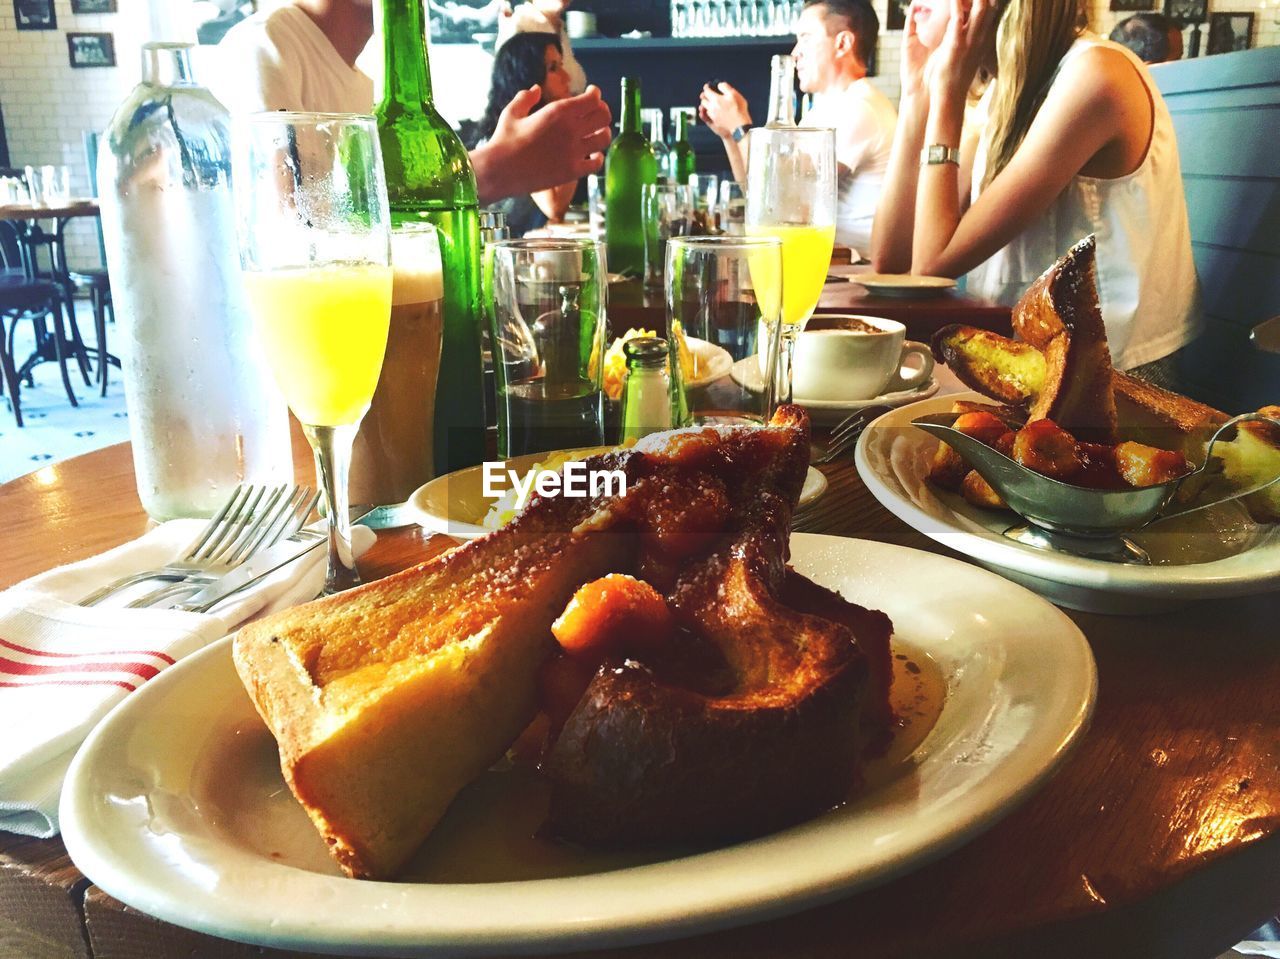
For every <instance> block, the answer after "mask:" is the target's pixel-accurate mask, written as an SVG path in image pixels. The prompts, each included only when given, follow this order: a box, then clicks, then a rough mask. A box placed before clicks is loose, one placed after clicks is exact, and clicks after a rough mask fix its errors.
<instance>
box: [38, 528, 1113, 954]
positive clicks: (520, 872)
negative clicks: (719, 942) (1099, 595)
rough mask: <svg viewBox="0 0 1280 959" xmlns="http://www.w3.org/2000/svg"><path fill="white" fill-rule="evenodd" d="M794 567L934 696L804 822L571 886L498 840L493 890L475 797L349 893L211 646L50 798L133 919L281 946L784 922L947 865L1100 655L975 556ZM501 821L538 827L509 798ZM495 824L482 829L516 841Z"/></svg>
mask: <svg viewBox="0 0 1280 959" xmlns="http://www.w3.org/2000/svg"><path fill="white" fill-rule="evenodd" d="M792 562H793V563H794V564H795V566H796V568H798V569H799V570H800V571H802V572H803V573H805V574H807V575H809V576H811V577H812V578H814V579H815V580H816V581H818V582H819V583H821V584H823V585H824V586H827V587H829V588H831V589H837V590H839V591H840V592H841V593H843V594H844V595H845V596H846V597H847V598H848V599H850V600H852V601H854V602H859V603H862V604H864V605H868V606H874V607H876V608H879V609H883V610H884V611H885V612H887V613H888V614H889V615H890V616H891V617H892V618H893V621H894V626H895V647H896V648H897V649H898V651H899V652H902V653H904V654H906V655H910V656H911V657H912V658H913V659H916V658H917V657H919V658H920V661H921V662H925V663H926V664H927V668H928V669H929V670H931V671H935V672H936V674H937V675H939V676H940V680H941V682H942V684H943V685H944V688H945V701H944V705H943V707H942V711H941V713H940V715H939V716H938V719H937V722H936V723H935V725H934V727H933V729H932V730H931V731H930V732H929V734H928V736H927V737H926V738H925V740H924V741H923V742H922V743H921V744H920V745H919V746H918V747H916V749H915V751H914V752H913V753H911V754H910V755H909V756H908V757H907V758H906V759H904V760H903V761H902V762H901V763H900V764H899V766H897V767H895V770H894V773H895V774H894V775H893V776H892V777H891V778H889V779H888V780H887V781H886V782H884V783H883V784H882V785H881V786H879V788H877V789H874V790H872V791H869V792H867V793H864V794H862V795H859V796H856V797H855V798H854V799H852V800H851V801H850V802H849V803H847V804H846V805H844V806H841V807H839V808H837V809H833V810H831V811H830V812H828V813H825V814H823V815H821V816H819V817H817V818H816V819H813V820H811V821H809V822H806V823H803V824H801V825H799V826H795V827H793V828H791V829H787V830H783V831H782V832H778V833H775V834H773V835H770V836H764V837H762V838H760V839H756V840H753V841H750V842H743V843H739V844H736V845H732V846H727V847H724V848H721V849H715V850H712V851H709V852H702V853H698V854H692V855H682V856H679V855H678V856H667V857H660V858H659V859H658V861H650V862H648V863H646V864H642V865H635V864H630V865H628V864H626V863H617V862H615V863H610V862H609V861H608V860H607V859H601V858H599V857H596V858H595V859H593V860H588V861H587V862H585V863H582V862H580V863H577V864H576V869H571V870H570V871H577V872H579V873H584V872H585V873H586V874H579V875H564V871H565V870H564V869H561V870H560V875H559V876H558V877H556V876H555V874H554V872H552V874H551V875H549V874H548V872H549V870H548V866H547V860H546V857H545V856H544V857H542V858H535V859H534V860H533V861H526V860H525V859H522V858H521V857H520V850H521V849H523V848H525V846H527V841H526V842H525V843H524V844H523V845H522V844H521V843H519V842H515V843H508V844H500V843H492V844H491V849H490V850H489V852H490V853H491V854H492V856H494V857H497V861H496V864H495V865H493V866H492V867H491V868H492V869H497V870H498V872H497V873H496V875H493V874H491V875H490V876H489V877H488V878H486V879H476V878H457V877H475V876H476V875H477V864H476V863H475V862H472V861H471V860H470V859H469V858H468V856H467V855H466V854H464V853H460V852H459V850H458V848H456V847H454V846H452V845H451V839H452V838H453V835H454V831H455V830H457V829H462V828H463V827H465V825H466V823H465V817H466V815H467V814H468V811H469V810H471V809H473V808H481V807H483V808H488V809H489V810H490V814H491V815H492V810H493V805H492V803H490V804H488V805H487V806H486V804H485V802H484V801H483V796H480V797H478V796H477V795H476V793H474V792H468V793H467V794H465V795H464V796H463V797H462V798H461V800H460V801H459V802H458V803H455V808H454V809H453V810H451V811H450V814H449V818H448V819H446V821H445V823H442V824H441V826H440V827H439V828H438V829H437V830H436V833H435V834H433V836H432V838H431V840H430V841H429V843H428V848H427V849H426V850H424V855H425V856H426V861H425V862H424V861H423V857H422V856H420V857H419V859H418V860H417V861H416V862H415V873H414V875H413V876H411V877H410V878H409V879H408V880H407V881H404V882H398V883H390V882H361V881H357V880H352V879H347V878H344V877H343V876H341V875H340V874H338V872H337V869H336V867H335V866H334V865H333V863H332V862H331V860H330V859H329V857H328V856H327V855H326V853H325V851H324V844H323V842H322V840H321V839H320V838H319V836H318V835H317V834H316V833H315V831H314V830H313V829H312V828H311V825H310V823H309V822H308V820H307V818H306V815H305V814H304V813H303V811H302V809H301V807H299V806H298V805H297V803H295V802H294V800H293V797H292V796H291V795H290V793H289V791H288V789H287V788H286V787H285V785H284V783H283V781H282V779H281V775H280V768H279V764H278V760H277V756H276V750H275V743H274V742H273V740H272V739H271V736H270V734H269V733H268V732H267V731H266V729H265V728H264V727H263V725H262V721H261V720H260V719H259V718H258V716H257V714H256V713H255V711H254V709H253V705H252V704H251V702H250V701H249V697H248V696H247V695H246V694H245V692H244V690H243V688H242V687H241V685H240V681H239V678H238V677H237V676H236V673H235V669H234V667H233V666H232V663H231V656H230V640H223V641H221V642H219V643H216V644H214V645H213V646H211V647H209V648H207V649H205V650H203V651H202V652H200V653H197V654H195V655H192V656H190V657H188V658H187V659H185V660H183V661H182V662H180V663H179V664H178V665H177V666H174V667H172V668H170V669H168V670H166V671H165V672H164V673H162V674H161V675H160V676H159V677H158V678H156V679H154V680H152V681H151V682H149V683H147V684H146V685H145V686H144V687H143V688H142V689H140V690H139V691H138V692H136V693H134V694H132V695H130V696H129V697H128V698H127V699H126V700H125V701H124V702H123V703H122V704H121V705H120V707H119V708H117V709H116V710H115V711H114V712H112V713H111V714H110V715H109V716H108V717H107V718H106V719H105V720H104V721H103V722H102V723H101V724H100V725H99V726H98V727H97V728H96V729H95V730H94V731H93V733H92V734H91V735H90V736H89V738H88V740H87V741H86V742H85V744H84V746H83V747H82V748H81V750H80V752H79V754H78V755H77V756H76V758H75V761H74V762H73V763H72V765H71V769H70V772H69V774H68V777H67V782H66V787H65V788H64V790H63V793H62V805H61V820H62V829H63V838H64V839H65V841H66V845H67V849H68V851H69V852H70V854H71V857H72V859H73V860H74V861H75V863H76V865H77V866H78V867H79V868H80V869H81V870H82V871H83V872H84V873H85V874H86V875H87V876H88V877H89V879H90V880H91V881H92V882H94V883H95V884H97V885H98V886H100V887H101V888H102V889H103V890H104V891H106V892H107V893H108V894H110V895H112V896H114V897H116V898H117V899H120V900H122V901H123V902H125V903H127V904H128V905H130V906H132V907H134V908H136V909H140V910H142V911H143V912H146V913H149V914H151V915H153V916H157V917H159V918H161V919H164V920H166V921H169V922H173V923H176V924H178V925H180V926H185V927H187V928H190V929H196V930H199V931H201V932H205V933H209V934H211V935H215V936H223V937H226V938H230V939H236V940H240V941H244V942H252V943H257V944H260V945H265V946H273V947H276V948H285V949H300V950H304V951H310V952H332V953H340V954H344V955H353V954H354V955H394V956H428V955H440V954H448V955H480V954H485V955H487V954H493V953H496V952H502V953H510V952H538V951H542V952H547V951H559V950H565V949H585V948H588V947H597V948H605V947H615V946H622V945H627V944H634V943H639V942H652V941H657V940H661V939H668V938H675V937H679V936H690V935H694V934H697V933H700V932H706V931H710V930H714V929H718V928H724V927H728V926H732V925H738V924H742V923H748V922H755V921H759V920H762V919H767V918H770V917H773V916H779V915H784V914H787V913H791V912H795V911H797V910H800V909H803V908H805V907H808V906H813V905H816V904H818V903H821V902H825V901H829V900H832V899H835V898H838V897H840V896H843V895H847V894H848V893H850V892H852V891H853V890H856V889H859V888H862V887H865V886H868V885H871V884H874V883H879V882H883V881H885V880H886V879H888V878H890V877H891V876H893V875H895V874H898V873H901V872H903V871H905V870H907V869H909V868H911V867H913V866H916V865H918V864H920V863H921V862H923V861H925V860H927V859H932V858H936V857H938V856H940V855H942V854H943V853H945V852H946V851H948V850H949V849H951V848H953V847H954V846H956V845H957V844H959V843H960V842H962V841H964V840H965V839H966V838H968V837H970V836H972V835H973V834H975V833H977V832H979V831H981V830H982V829H984V828H986V827H987V826H989V825H990V824H991V823H992V822H994V821H995V820H996V819H998V818H999V817H1000V816H1002V815H1003V814H1004V813H1006V812H1007V811H1009V810H1010V809H1011V808H1012V807H1013V806H1014V805H1016V804H1017V803H1018V802H1019V800H1020V799H1022V798H1023V797H1025V796H1026V795H1027V793H1028V792H1030V791H1031V790H1032V789H1033V788H1035V787H1036V786H1037V785H1038V784H1039V783H1040V782H1042V781H1043V780H1044V779H1045V777H1046V776H1048V775H1049V773H1050V772H1051V771H1052V770H1053V769H1054V768H1055V767H1056V766H1057V765H1058V763H1059V762H1060V761H1061V760H1062V759H1063V757H1064V756H1065V755H1066V753H1067V751H1068V749H1069V748H1070V747H1071V745H1072V744H1073V743H1074V742H1075V741H1076V740H1077V739H1078V737H1079V736H1080V734H1081V732H1082V731H1083V729H1084V727H1085V724H1086V723H1087V721H1088V717H1089V713H1090V710H1091V708H1092V704H1093V700H1094V695H1095V687H1096V675H1095V669H1094V664H1093V658H1092V656H1091V654H1090V651H1089V647H1088V644H1087V643H1086V642H1085V640H1084V637H1083V636H1082V635H1081V633H1080V631H1079V630H1078V629H1077V628H1076V626H1075V625H1074V624H1073V623H1072V622H1071V621H1070V620H1069V619H1068V618H1067V617H1066V616H1065V615H1064V614H1063V613H1061V612H1060V611H1059V610H1057V609H1054V608H1053V607H1052V606H1050V605H1049V604H1048V603H1046V602H1044V600H1042V599H1040V598H1038V597H1036V596H1034V595H1033V594H1031V593H1029V592H1028V591H1026V590H1024V589H1022V588H1020V587H1018V586H1015V585H1013V584H1012V583H1009V582H1007V581H1005V580H1003V579H1001V578H999V577H997V576H993V575H992V574H991V573H988V572H986V571H985V570H982V569H979V568H977V567H975V566H972V565H970V564H968V563H963V562H959V561H957V560H953V559H948V558H946V557H942V556H936V555H933V554H931V553H924V552H920V551H917V550H910V549H905V548H903V547H900V546H891V545H887V544H883V543H872V542H866V541H862V540H852V539H844V538H840V537H832V536H812V535H803V534H797V535H795V536H793V537H792ZM501 775H504V774H492V775H491V776H490V777H488V778H494V777H495V776H501ZM476 788H480V789H482V790H483V789H484V788H485V785H484V783H483V782H482V783H478V784H476V785H475V786H473V787H470V789H472V790H474V789H476ZM517 799H518V797H517ZM527 805H528V804H527V803H525V806H527ZM499 808H500V809H508V810H513V811H517V812H518V811H521V810H523V811H524V814H525V818H527V810H525V808H524V806H520V805H519V804H518V803H515V804H509V805H508V806H507V807H501V806H499ZM535 812H536V810H535ZM513 814H514V813H513ZM455 816H461V817H463V821H462V822H460V821H459V820H458V819H457V818H455ZM488 824H489V827H490V828H489V829H488V830H487V832H486V831H485V830H479V831H480V832H481V834H482V835H486V834H488V835H499V836H503V837H506V838H508V839H509V838H510V837H507V836H506V833H507V832H508V831H509V830H504V829H503V828H502V825H501V823H500V822H495V821H494V820H493V819H490V820H489V821H488ZM480 825H482V826H483V825H484V824H483V823H482V824H480ZM474 826H475V824H473V831H476V830H475V828H474ZM582 855H586V854H582ZM433 863H434V868H431V867H432V865H433ZM503 870H505V872H504V871H503Z"/></svg>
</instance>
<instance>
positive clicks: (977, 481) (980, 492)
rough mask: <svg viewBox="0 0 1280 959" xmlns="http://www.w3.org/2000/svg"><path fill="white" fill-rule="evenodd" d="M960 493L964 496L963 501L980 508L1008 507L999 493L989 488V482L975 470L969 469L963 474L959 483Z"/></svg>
mask: <svg viewBox="0 0 1280 959" xmlns="http://www.w3.org/2000/svg"><path fill="white" fill-rule="evenodd" d="M960 495H961V496H963V497H964V498H965V502H967V503H971V504H973V505H974V506H979V507H981V508H982V509H1007V508H1008V507H1007V505H1006V503H1005V501H1004V500H1003V499H1002V498H1001V497H1000V494H999V493H997V492H996V491H995V490H994V489H992V488H991V484H990V483H988V482H987V481H986V480H984V479H983V478H982V476H981V474H980V473H979V472H978V471H977V470H969V472H968V473H967V474H965V478H964V481H963V482H962V483H961V484H960Z"/></svg>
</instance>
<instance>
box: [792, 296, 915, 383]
mask: <svg viewBox="0 0 1280 959" xmlns="http://www.w3.org/2000/svg"><path fill="white" fill-rule="evenodd" d="M906 335H907V328H906V327H905V326H903V325H902V324H901V323H899V322H897V321H896V320H889V319H885V318H884V317H879V316H854V315H850V314H822V315H817V316H812V317H810V318H809V319H808V320H806V321H805V323H804V325H803V326H802V327H801V329H800V332H799V333H797V334H796V341H795V353H794V354H793V360H792V389H793V393H794V395H795V397H796V399H797V401H799V402H804V401H805V400H822V401H834V402H840V401H853V400H869V399H873V398H874V397H877V396H881V395H883V394H885V393H888V392H895V393H896V392H899V391H901V390H910V389H916V388H918V387H921V386H923V385H924V384H925V383H926V382H928V379H929V377H930V376H931V375H932V373H933V354H932V353H931V352H930V350H929V347H927V346H926V345H925V344H923V343H916V342H914V341H909V340H907V339H906ZM916 356H918V357H919V360H918V362H916V363H914V364H910V365H908V364H909V358H910V357H916Z"/></svg>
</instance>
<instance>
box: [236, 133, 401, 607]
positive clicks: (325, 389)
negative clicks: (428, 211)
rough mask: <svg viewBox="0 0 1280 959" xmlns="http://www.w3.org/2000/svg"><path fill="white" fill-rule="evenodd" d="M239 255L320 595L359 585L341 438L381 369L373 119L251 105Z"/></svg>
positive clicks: (243, 155)
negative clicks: (276, 390)
mask: <svg viewBox="0 0 1280 959" xmlns="http://www.w3.org/2000/svg"><path fill="white" fill-rule="evenodd" d="M238 134H239V140H238V142H237V144H236V149H235V156H236V162H237V164H238V168H237V170H236V175H235V181H234V182H235V191H236V206H237V210H238V215H239V233H240V263H241V267H242V269H243V273H244V283H245V290H246V292H247V294H248V297H249V304H250V309H251V311H252V313H253V317H254V326H255V329H256V332H257V335H258V336H260V337H261V338H262V343H263V346H264V347H265V350H264V352H265V353H266V355H267V360H268V363H269V365H270V366H271V369H272V372H273V373H274V374H275V377H276V380H277V382H278V383H279V384H280V389H281V391H282V392H283V393H284V395H285V399H286V400H287V401H288V403H289V407H290V408H291V409H292V410H293V412H294V414H295V415H296V416H297V417H298V420H299V421H300V422H301V423H302V428H303V432H304V433H305V434H306V437H307V440H308V442H310V444H311V449H312V451H313V452H314V453H315V460H316V473H317V476H318V478H319V482H320V486H321V488H322V489H323V491H324V502H325V509H326V512H327V514H328V518H329V565H328V573H327V575H326V577H325V587H324V592H325V594H326V595H327V594H329V593H335V592H339V591H341V590H344V589H347V588H349V587H351V586H354V585H356V584H357V583H359V581H360V580H359V574H358V573H357V571H356V564H355V559H354V557H353V555H352V552H351V526H350V518H349V515H348V506H347V472H348V467H349V465H350V462H351V443H352V441H353V440H354V439H355V435H356V432H357V431H358V430H359V428H360V420H361V419H362V418H363V417H364V414H365V412H366V411H367V410H368V409H369V403H370V402H371V400H372V399H373V391H374V388H375V387H376V386H377V384H378V376H379V373H380V372H381V370H382V359H383V354H384V353H385V352H386V347H387V330H388V326H389V323H390V317H391V277H392V273H391V240H390V234H391V230H390V225H391V216H390V213H389V212H388V209H387V188H386V182H385V180H384V177H383V172H382V157H381V154H380V151H379V147H378V133H377V128H376V126H375V125H374V121H373V118H372V117H366V116H354V115H348V114H315V113H288V112H284V111H281V112H277V113H259V114H254V115H253V116H251V117H249V118H248V119H247V121H246V122H245V123H244V125H243V127H242V128H241V129H240V130H239V131H238Z"/></svg>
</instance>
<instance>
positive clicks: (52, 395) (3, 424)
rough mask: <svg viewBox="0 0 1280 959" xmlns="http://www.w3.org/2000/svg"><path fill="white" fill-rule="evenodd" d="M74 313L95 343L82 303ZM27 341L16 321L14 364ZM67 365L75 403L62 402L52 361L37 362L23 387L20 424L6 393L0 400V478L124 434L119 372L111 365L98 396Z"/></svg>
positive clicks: (26, 329)
mask: <svg viewBox="0 0 1280 959" xmlns="http://www.w3.org/2000/svg"><path fill="white" fill-rule="evenodd" d="M76 316H77V322H78V324H79V327H80V332H81V334H82V335H83V336H84V339H85V342H86V343H88V344H89V345H91V346H92V345H94V340H93V314H92V313H91V312H90V311H89V305H88V303H87V302H77V304H76ZM113 330H114V327H112V326H110V325H108V327H107V337H108V339H110V337H111V333H112V331H113ZM32 346H33V337H32V333H31V324H30V323H22V324H19V327H18V331H17V334H16V339H15V343H14V354H15V355H16V356H17V357H18V358H19V360H18V361H19V363H21V361H22V359H23V358H25V357H26V356H28V355H29V354H30V353H31V350H32ZM68 369H69V370H70V371H71V386H72V389H73V391H74V392H75V394H76V399H77V400H79V402H80V405H79V406H78V407H73V406H72V405H71V404H70V403H69V402H67V394H66V392H65V391H64V390H63V388H62V377H61V376H60V375H59V372H58V367H57V365H56V364H54V363H43V364H41V365H40V366H37V367H36V369H35V372H34V376H35V381H36V382H35V386H34V387H28V386H26V385H25V384H24V385H23V386H22V389H21V397H22V419H23V427H22V429H18V427H17V426H16V425H15V423H14V419H13V413H12V412H11V411H10V408H9V397H8V396H7V395H6V396H5V397H4V398H3V400H0V483H7V482H8V481H9V480H11V479H14V478H16V477H18V476H22V475H23V474H25V473H30V472H31V471H32V470H38V469H41V468H42V467H45V466H48V465H49V464H50V463H55V462H57V461H59V460H64V459H67V458H69V457H72V456H79V455H80V454H81V453H88V452H91V451H92V450H96V449H100V448H101V447H103V446H110V445H111V444H113V443H120V442H123V441H124V440H127V439H128V438H129V419H128V414H127V413H126V412H125V407H124V387H123V386H122V384H121V380H120V371H119V370H117V369H115V368H114V367H113V368H112V369H111V373H110V376H109V377H108V386H107V395H106V396H99V395H98V388H97V386H96V385H95V386H93V387H88V386H85V385H84V380H83V378H81V376H80V371H79V370H78V369H77V368H76V367H75V365H74V364H73V363H69V364H68Z"/></svg>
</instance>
